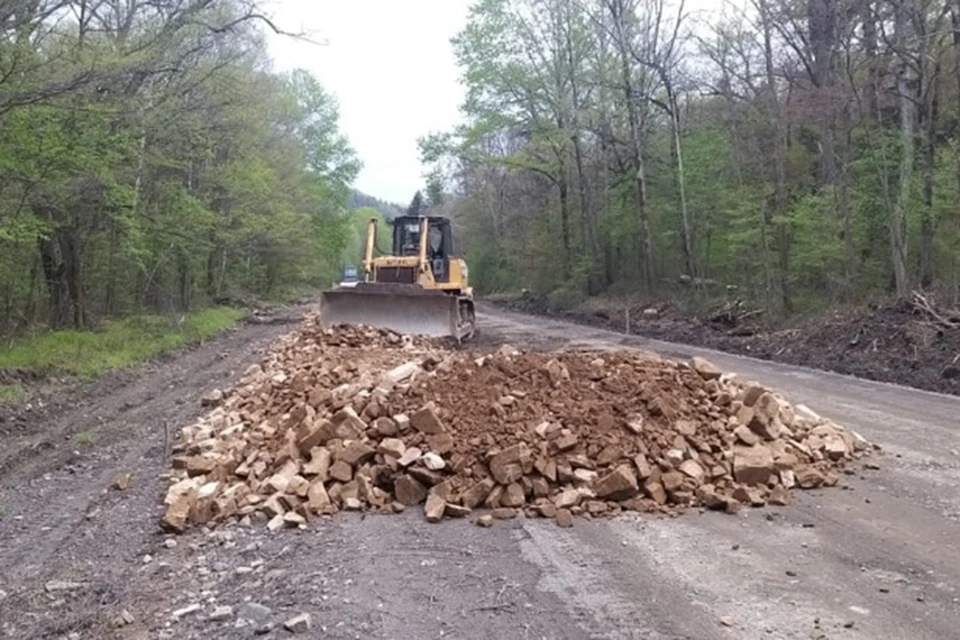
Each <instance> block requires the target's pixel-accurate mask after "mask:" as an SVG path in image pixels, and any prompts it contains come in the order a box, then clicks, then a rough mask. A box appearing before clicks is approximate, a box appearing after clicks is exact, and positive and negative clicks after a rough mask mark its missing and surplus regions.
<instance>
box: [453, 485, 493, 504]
mask: <svg viewBox="0 0 960 640" xmlns="http://www.w3.org/2000/svg"><path fill="white" fill-rule="evenodd" d="M495 486H496V483H495V482H494V481H493V480H492V479H490V478H484V479H483V480H481V481H480V482H477V483H476V484H474V485H473V486H472V487H470V488H469V489H467V490H466V491H465V492H464V493H463V495H462V496H461V499H460V501H461V502H462V503H463V506H465V507H469V508H470V509H476V508H477V507H478V506H480V505H481V504H483V502H484V501H485V500H486V499H487V497H488V496H489V495H490V493H491V492H492V491H493V488H494V487H495Z"/></svg>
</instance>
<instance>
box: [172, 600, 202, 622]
mask: <svg viewBox="0 0 960 640" xmlns="http://www.w3.org/2000/svg"><path fill="white" fill-rule="evenodd" d="M197 611H200V603H198V602H194V603H193V604H189V605H187V606H185V607H183V608H180V609H177V610H175V611H174V612H173V617H174V618H177V619H179V618H182V617H184V616H188V615H190V614H192V613H196V612H197Z"/></svg>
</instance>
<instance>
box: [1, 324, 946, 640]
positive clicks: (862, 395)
mask: <svg viewBox="0 0 960 640" xmlns="http://www.w3.org/2000/svg"><path fill="white" fill-rule="evenodd" d="M294 316H295V314H294ZM294 319H295V317H291V318H290V319H289V321H288V322H282V321H281V322H277V323H274V324H257V325H244V326H241V327H239V328H237V329H236V330H233V331H231V332H228V333H226V334H224V335H222V336H220V337H218V338H216V339H215V340H212V341H210V342H208V343H207V344H205V345H203V346H200V347H196V348H194V349H191V350H189V351H187V352H184V353H182V354H180V355H179V356H178V357H176V358H168V359H164V360H163V361H162V362H158V363H154V364H152V365H149V366H144V367H140V368H138V369H137V370H135V371H133V372H131V373H130V374H129V375H127V376H124V377H122V379H118V378H111V379H109V380H104V381H102V382H101V383H97V384H95V385H93V386H92V387H89V388H86V389H84V393H83V395H82V397H80V396H78V397H77V398H76V401H75V402H71V403H66V404H67V406H65V407H64V408H63V409H62V410H58V411H56V412H52V413H49V414H47V415H46V416H45V417H44V419H43V420H39V421H35V422H34V423H30V425H29V426H30V428H23V427H22V426H21V427H19V428H18V429H14V430H7V433H6V434H4V431H5V430H4V428H3V427H4V425H2V424H0V637H3V638H71V639H73V638H77V639H79V638H174V637H175V638H254V637H265V638H284V637H297V636H294V635H293V634H292V632H290V631H287V630H285V629H284V622H285V621H287V620H289V619H290V618H293V617H294V616H296V615H298V614H301V613H307V614H310V620H311V629H310V631H308V632H305V633H302V634H301V635H300V637H323V638H439V637H452V638H497V639H502V638H638V639H661V638H662V639H681V638H683V639H690V640H711V639H731V640H739V639H754V638H756V639H760V638H764V639H766V638H771V639H777V638H783V639H797V640H799V639H805V640H806V639H810V638H825V639H827V638H829V639H834V638H836V639H851V640H852V639H863V640H868V639H869V640H875V639H881V638H892V639H899V638H904V639H907V638H909V639H917V640H920V639H927V638H929V639H931V640H932V639H944V638H957V637H960V631H957V630H958V629H960V541H958V540H960V538H958V533H957V532H958V531H960V437H958V431H957V429H958V426H960V424H958V422H960V399H958V398H952V397H946V396H941V395H937V394H932V393H927V392H921V391H915V390H911V389H906V388H901V387H895V386H890V385H884V384H878V383H871V382H864V381H860V380H856V379H852V378H847V377H843V376H838V375H834V374H828V373H821V372H817V371H811V370H805V369H800V368H797V367H789V366H783V365H777V364H773V363H769V362H761V361H756V360H751V359H747V358H741V357H737V356H731V355H726V354H720V353H714V352H709V351H705V350H702V349H693V348H688V347H684V346H679V345H672V344H667V343H660V342H655V341H650V340H645V339H642V338H639V337H636V336H623V335H619V334H616V333H611V332H607V331H602V330H597V329H590V328H586V327H582V326H576V325H570V324H566V323H563V322H559V321H555V320H547V319H540V318H531V317H527V316H522V315H517V314H513V313H508V312H504V311H500V310H495V309H492V308H488V307H483V308H482V309H481V310H480V313H479V323H480V330H481V332H482V335H481V338H480V346H488V345H493V344H498V343H504V342H509V343H511V344H514V345H516V346H524V347H530V348H544V349H554V348H576V347H589V348H600V349H609V348H631V349H641V350H645V351H654V352H657V353H660V354H662V355H664V356H668V357H678V358H686V357H689V356H692V355H697V354H699V355H704V356H706V357H707V358H709V359H711V360H713V361H714V362H715V363H716V364H718V365H720V366H721V367H722V368H724V369H727V370H730V371H735V372H737V373H738V374H740V375H742V376H744V377H746V378H748V379H752V380H757V381H760V382H762V383H765V384H767V385H770V386H772V387H775V388H777V389H780V390H783V391H784V392H786V393H787V394H788V395H789V397H790V399H791V400H793V401H795V402H801V403H805V404H807V405H808V406H810V407H811V408H813V409H814V410H816V411H817V412H819V413H821V414H822V415H825V416H827V417H829V418H832V419H834V420H836V421H837V422H839V423H840V424H843V425H845V426H847V427H849V428H851V429H854V430H857V431H858V432H860V433H861V434H862V435H863V436H865V437H866V438H868V439H870V440H872V441H874V442H875V443H877V444H880V445H881V446H882V448H883V452H882V454H881V455H879V456H876V457H874V458H873V459H872V460H871V462H872V463H875V464H876V465H877V466H879V469H872V470H864V471H863V472H860V473H858V474H857V475H853V476H846V477H844V479H843V484H845V485H846V486H845V490H837V489H833V490H824V491H816V492H805V493H795V494H794V495H795V498H796V499H795V501H794V503H793V504H792V505H790V506H789V507H782V508H767V509H761V510H744V511H741V512H740V513H739V514H737V515H736V516H729V515H724V514H719V513H704V514H699V513H690V514H687V515H684V516H681V517H677V518H672V519H670V518H657V517H642V516H630V517H626V516H625V517H623V518H620V519H616V520H603V521H592V522H591V521H585V520H581V521H578V522H577V524H576V526H575V527H574V528H573V529H560V528H558V527H557V526H556V525H555V524H554V523H553V521H533V520H523V519H517V520H512V521H503V522H498V523H497V524H496V526H495V527H493V528H492V529H481V528H478V527H476V526H474V525H472V524H470V523H469V522H468V521H445V522H444V523H442V524H440V525H428V524H426V523H425V522H423V521H422V514H420V513H417V512H415V510H409V511H408V512H406V513H404V514H401V515H399V516H391V517H388V516H375V515H370V516H366V517H364V516H362V515H357V514H343V515H338V516H337V517H335V518H333V519H330V520H325V521H320V522H315V523H313V524H312V525H311V526H310V527H309V528H308V529H306V530H303V531H293V530H288V531H283V532H281V533H279V534H275V535H271V534H268V533H267V532H266V531H264V530H259V529H258V530H250V529H242V528H227V529H221V530H218V531H214V532H205V531H195V532H192V533H189V534H186V535H183V536H178V537H170V536H167V535H164V534H163V533H162V532H160V530H159V528H158V526H157V520H158V517H159V514H160V511H159V507H158V505H159V503H160V500H161V496H162V493H163V490H164V488H165V481H164V479H163V473H164V472H165V467H166V463H165V459H164V446H165V439H166V438H167V437H168V434H167V433H166V430H165V429H164V427H163V424H164V423H166V424H167V425H168V427H169V429H171V430H172V429H173V428H175V427H176V426H177V425H182V424H184V423H186V422H187V421H189V420H190V419H191V418H193V417H194V416H196V415H199V413H200V411H201V409H200V407H199V398H200V396H201V395H202V394H203V393H204V392H206V391H208V390H210V389H212V388H214V387H222V386H225V385H226V384H229V382H230V380H232V379H234V378H236V377H237V376H238V375H239V374H240V372H242V371H243V369H244V368H245V367H246V366H247V365H249V364H250V363H252V362H255V361H256V360H257V359H258V358H259V355H260V351H261V350H262V349H264V348H265V347H267V346H268V345H269V344H270V342H271V341H272V340H273V339H274V338H275V337H276V336H278V335H279V334H281V333H283V332H285V331H289V330H290V329H291V328H292V324H290V323H291V322H292V321H293V320H294ZM170 435H171V436H172V434H170ZM120 473H132V474H133V481H132V485H131V487H130V488H129V489H127V490H125V491H117V490H113V489H111V484H112V482H113V479H114V477H115V476H116V475H117V474H120ZM211 617H213V618H215V619H211Z"/></svg>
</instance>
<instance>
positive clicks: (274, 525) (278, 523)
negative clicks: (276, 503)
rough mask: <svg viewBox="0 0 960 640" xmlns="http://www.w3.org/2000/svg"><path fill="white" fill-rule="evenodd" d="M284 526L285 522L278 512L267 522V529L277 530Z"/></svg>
mask: <svg viewBox="0 0 960 640" xmlns="http://www.w3.org/2000/svg"><path fill="white" fill-rule="evenodd" d="M284 526H286V522H285V521H284V520H283V516H282V515H281V514H279V513H278V514H277V515H275V516H273V517H272V518H270V521H269V522H267V531H279V530H280V529H283V527H284Z"/></svg>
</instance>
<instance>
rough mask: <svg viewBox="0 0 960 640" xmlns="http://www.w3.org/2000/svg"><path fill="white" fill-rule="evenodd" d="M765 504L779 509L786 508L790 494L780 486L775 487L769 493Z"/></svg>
mask: <svg viewBox="0 0 960 640" xmlns="http://www.w3.org/2000/svg"><path fill="white" fill-rule="evenodd" d="M767 502H769V503H770V504H773V505H777V506H779V507H783V506H786V505H787V504H789V502H790V493H789V492H788V491H787V490H786V489H785V488H783V487H782V486H780V485H777V486H775V487H774V488H773V489H772V490H771V491H770V496H769V497H768V498H767Z"/></svg>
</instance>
